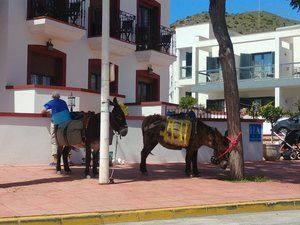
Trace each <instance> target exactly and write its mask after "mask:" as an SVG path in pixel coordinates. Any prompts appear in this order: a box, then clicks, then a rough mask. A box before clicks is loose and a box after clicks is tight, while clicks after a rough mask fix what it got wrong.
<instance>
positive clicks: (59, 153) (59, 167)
mask: <svg viewBox="0 0 300 225" xmlns="http://www.w3.org/2000/svg"><path fill="white" fill-rule="evenodd" d="M61 155H62V146H57V162H56V173H57V174H61V165H60V163H61Z"/></svg>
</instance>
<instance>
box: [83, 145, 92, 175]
mask: <svg viewBox="0 0 300 225" xmlns="http://www.w3.org/2000/svg"><path fill="white" fill-rule="evenodd" d="M90 165H91V145H90V144H86V145H85V171H84V174H85V177H86V178H91V176H90Z"/></svg>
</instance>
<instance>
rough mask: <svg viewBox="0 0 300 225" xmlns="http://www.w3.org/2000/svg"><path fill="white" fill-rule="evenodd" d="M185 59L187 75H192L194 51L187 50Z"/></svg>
mask: <svg viewBox="0 0 300 225" xmlns="http://www.w3.org/2000/svg"><path fill="white" fill-rule="evenodd" d="M185 60H186V74H185V75H186V77H191V76H192V53H191V52H186V54H185Z"/></svg>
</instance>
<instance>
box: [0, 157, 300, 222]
mask: <svg viewBox="0 0 300 225" xmlns="http://www.w3.org/2000/svg"><path fill="white" fill-rule="evenodd" d="M245 166H246V169H245V171H246V174H250V175H264V176H267V177H268V178H270V179H272V181H268V182H261V183H256V182H230V181H228V180H224V178H226V177H227V178H228V176H229V171H221V170H220V169H219V168H217V167H214V166H212V165H210V164H201V165H199V168H201V177H198V178H192V179H190V178H187V177H185V176H184V173H183V172H184V164H165V165H159V164H156V165H148V168H149V172H150V173H149V175H148V176H147V177H144V176H141V175H140V174H139V172H138V165H137V164H135V165H125V166H119V167H117V169H116V171H115V174H116V175H115V184H114V185H99V184H98V179H90V180H88V179H84V176H83V171H84V169H83V167H73V174H72V175H70V176H66V175H57V174H56V173H55V170H54V168H50V167H48V166H43V165H39V166H0V170H1V177H0V217H1V216H2V217H3V216H9V217H12V216H25V215H46V214H64V213H82V212H93V211H117V210H134V209H147V208H159V207H175V206H190V205H205V204H222V203H234V202H242V201H254V200H273V199H286V198H300V176H299V171H300V162H299V161H278V162H247V163H245ZM283 168H284V169H283Z"/></svg>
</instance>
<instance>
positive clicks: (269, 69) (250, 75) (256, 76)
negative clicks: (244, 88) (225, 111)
mask: <svg viewBox="0 0 300 225" xmlns="http://www.w3.org/2000/svg"><path fill="white" fill-rule="evenodd" d="M236 73H237V77H238V80H264V79H272V78H274V65H267V66H248V67H239V68H237V69H236ZM198 74H199V75H198V78H200V79H198V83H210V82H212V83H213V82H223V76H222V70H221V68H220V69H212V70H203V71H199V72H198ZM201 76H206V79H205V80H203V78H202V79H201Z"/></svg>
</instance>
